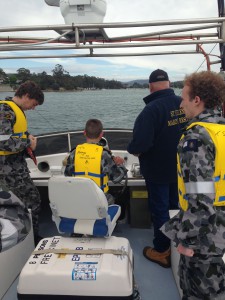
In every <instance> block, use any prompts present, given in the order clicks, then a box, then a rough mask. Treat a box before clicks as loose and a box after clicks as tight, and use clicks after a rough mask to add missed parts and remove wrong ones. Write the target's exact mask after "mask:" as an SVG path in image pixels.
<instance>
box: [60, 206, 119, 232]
mask: <svg viewBox="0 0 225 300" xmlns="http://www.w3.org/2000/svg"><path fill="white" fill-rule="evenodd" d="M119 214H120V206H119V205H110V206H109V207H108V216H109V218H110V219H109V220H107V219H106V218H102V219H98V220H86V219H83V220H80V219H71V218H63V217H60V223H59V231H60V232H64V233H67V234H71V233H80V234H89V235H93V236H97V237H105V236H108V235H109V227H112V226H114V225H113V224H115V223H116V220H117V219H118V217H119Z"/></svg>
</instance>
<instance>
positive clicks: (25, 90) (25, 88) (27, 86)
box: [15, 80, 44, 105]
mask: <svg viewBox="0 0 225 300" xmlns="http://www.w3.org/2000/svg"><path fill="white" fill-rule="evenodd" d="M26 94H28V96H29V98H30V99H35V100H36V101H37V102H38V104H39V105H41V104H43V102H44V94H43V92H42V90H41V88H40V87H39V86H38V85H37V84H36V83H35V82H33V81H30V80H28V81H26V82H24V83H22V84H21V85H20V86H19V88H18V89H17V90H16V93H15V96H17V97H20V98H21V97H22V96H23V95H26Z"/></svg>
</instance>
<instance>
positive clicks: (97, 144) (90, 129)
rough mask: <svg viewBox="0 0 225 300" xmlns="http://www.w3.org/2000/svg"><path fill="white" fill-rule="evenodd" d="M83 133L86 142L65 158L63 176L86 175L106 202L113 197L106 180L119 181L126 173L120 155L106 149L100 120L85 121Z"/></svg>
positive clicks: (112, 200)
mask: <svg viewBox="0 0 225 300" xmlns="http://www.w3.org/2000/svg"><path fill="white" fill-rule="evenodd" d="M84 135H85V137H86V143H84V144H80V145H77V147H76V148H75V149H73V150H72V151H71V153H70V155H69V157H68V158H67V162H66V168H65V176H81V177H88V178H91V179H92V180H94V181H95V183H96V184H97V185H98V186H99V187H100V188H101V189H102V190H103V191H104V193H105V194H106V197H107V199H108V203H109V204H112V203H114V198H113V196H112V195H111V194H109V193H108V190H109V187H108V181H109V180H111V181H112V182H114V183H119V182H121V181H122V180H123V178H124V176H125V175H126V173H127V170H126V168H125V167H124V165H123V163H124V160H123V159H122V158H121V157H113V156H112V154H111V152H110V151H109V150H108V149H107V148H108V147H107V145H106V143H105V140H104V139H102V137H103V126H102V123H101V121H100V120H98V119H90V120H88V121H87V123H86V126H85V130H84Z"/></svg>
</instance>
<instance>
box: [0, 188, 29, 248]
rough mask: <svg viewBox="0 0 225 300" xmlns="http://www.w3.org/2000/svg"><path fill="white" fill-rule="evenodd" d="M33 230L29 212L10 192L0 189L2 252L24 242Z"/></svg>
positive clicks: (0, 239) (0, 246)
mask: <svg viewBox="0 0 225 300" xmlns="http://www.w3.org/2000/svg"><path fill="white" fill-rule="evenodd" d="M30 229H31V220H30V217H29V212H28V210H27V209H26V207H25V206H24V204H23V203H22V202H21V201H20V200H19V198H18V197H16V196H15V195H14V194H13V193H12V192H10V191H3V190H1V188H0V252H2V251H5V250H7V249H9V248H10V247H12V246H14V245H16V244H17V243H19V242H20V241H22V240H23V239H24V238H25V237H26V236H27V234H28V233H29V231H30Z"/></svg>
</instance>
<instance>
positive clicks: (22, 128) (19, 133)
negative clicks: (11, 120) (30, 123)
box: [0, 101, 27, 155]
mask: <svg viewBox="0 0 225 300" xmlns="http://www.w3.org/2000/svg"><path fill="white" fill-rule="evenodd" d="M2 103H4V104H7V105H8V106H10V107H11V109H12V110H13V111H14V113H15V116H16V122H15V124H14V126H13V134H12V136H13V137H18V138H27V119H26V116H25V114H24V112H23V111H22V110H21V108H19V106H18V105H17V104H16V103H15V102H13V101H1V102H0V104H2ZM14 153H17V152H11V151H0V155H10V154H14Z"/></svg>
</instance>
